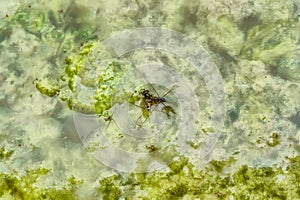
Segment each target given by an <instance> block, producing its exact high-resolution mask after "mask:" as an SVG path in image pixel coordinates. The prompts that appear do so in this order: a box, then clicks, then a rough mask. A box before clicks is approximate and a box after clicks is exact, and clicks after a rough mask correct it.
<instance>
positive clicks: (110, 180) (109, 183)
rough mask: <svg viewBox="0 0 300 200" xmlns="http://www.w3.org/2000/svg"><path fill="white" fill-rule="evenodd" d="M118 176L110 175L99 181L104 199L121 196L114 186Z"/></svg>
mask: <svg viewBox="0 0 300 200" xmlns="http://www.w3.org/2000/svg"><path fill="white" fill-rule="evenodd" d="M117 180H118V176H111V177H107V178H104V179H101V180H100V181H99V184H100V187H99V191H100V192H101V195H102V199H104V200H114V199H119V198H120V197H121V190H120V189H119V187H118V186H116V184H115V183H116V182H117Z"/></svg>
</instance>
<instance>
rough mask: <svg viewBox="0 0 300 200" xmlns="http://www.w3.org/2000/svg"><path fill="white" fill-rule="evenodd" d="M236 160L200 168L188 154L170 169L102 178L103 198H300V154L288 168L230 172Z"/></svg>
mask: <svg viewBox="0 0 300 200" xmlns="http://www.w3.org/2000/svg"><path fill="white" fill-rule="evenodd" d="M233 162H235V161H234V159H232V158H230V159H229V160H227V161H226V160H224V161H218V162H217V164H216V161H213V162H210V164H211V165H213V166H216V165H217V167H212V168H209V170H203V171H202V170H197V169H196V168H195V167H194V166H193V165H192V164H191V163H190V162H189V161H188V159H187V158H184V157H181V158H179V159H178V160H174V161H173V162H171V163H170V164H169V169H170V171H169V172H159V171H157V172H153V173H139V174H131V175H130V176H128V177H126V178H124V180H122V181H120V180H121V179H120V177H117V176H112V177H106V178H105V179H102V180H101V181H100V182H99V183H100V184H101V187H100V189H99V191H100V192H101V193H102V195H103V198H106V199H113V198H115V199H118V198H120V197H121V196H122V197H124V198H125V199H131V198H133V196H132V195H135V197H136V198H139V199H182V198H186V199H195V198H198V199H230V198H233V199H298V198H300V193H299V189H300V184H298V183H299V182H300V181H299V180H300V173H299V170H298V169H299V165H300V159H299V157H295V158H291V159H290V164H289V167H288V168H287V169H288V170H287V172H284V171H283V170H282V169H281V168H277V167H257V168H254V167H248V166H246V165H243V166H241V167H240V168H239V169H238V170H237V171H236V172H234V173H232V174H229V173H228V174H227V173H225V171H224V170H223V169H225V168H226V167H229V166H230V165H231V164H232V163H233Z"/></svg>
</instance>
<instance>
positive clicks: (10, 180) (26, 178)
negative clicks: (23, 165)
mask: <svg viewBox="0 0 300 200" xmlns="http://www.w3.org/2000/svg"><path fill="white" fill-rule="evenodd" d="M48 172H49V170H48V169H45V168H37V169H33V170H27V171H26V173H25V175H20V174H19V173H17V172H16V171H13V172H11V173H10V174H3V173H1V174H0V197H1V198H3V199H26V200H36V199H46V200H52V199H56V200H60V199H64V200H74V199H76V195H75V190H76V188H77V186H78V185H79V184H81V183H82V182H80V181H76V179H72V177H71V178H70V179H69V180H67V186H66V187H65V188H61V189H56V188H40V187H38V186H37V185H35V184H36V182H37V181H38V179H41V178H43V176H45V175H46V174H48Z"/></svg>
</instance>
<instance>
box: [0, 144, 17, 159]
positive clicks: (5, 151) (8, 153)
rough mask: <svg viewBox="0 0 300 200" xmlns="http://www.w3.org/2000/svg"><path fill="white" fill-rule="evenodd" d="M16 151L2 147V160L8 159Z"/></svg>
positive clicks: (0, 156) (0, 149) (0, 151)
mask: <svg viewBox="0 0 300 200" xmlns="http://www.w3.org/2000/svg"><path fill="white" fill-rule="evenodd" d="M13 153H14V151H12V150H10V151H7V150H6V149H5V148H4V147H1V148H0V160H4V159H8V158H10V156H11V155H12V154H13Z"/></svg>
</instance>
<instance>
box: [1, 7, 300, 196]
mask: <svg viewBox="0 0 300 200" xmlns="http://www.w3.org/2000/svg"><path fill="white" fill-rule="evenodd" d="M187 9H188V8H185V10H187ZM186 12H187V13H189V12H188V11H185V12H184V13H186ZM199 12H201V11H199ZM205 12H207V11H205ZM18 13H19V14H18V15H17V16H16V18H13V19H14V23H16V24H18V25H20V26H21V27H22V28H24V29H25V30H26V31H27V32H28V33H30V34H34V35H36V36H38V37H41V36H42V34H41V33H40V32H41V31H42V30H44V29H47V28H49V27H47V26H44V25H43V23H45V22H46V23H47V19H46V18H45V17H44V16H42V15H40V13H38V12H36V11H31V10H30V9H29V8H28V9H24V10H19V11H18ZM193 15H196V14H193ZM34 16H36V19H35V17H34ZM183 18H185V17H182V18H181V19H183ZM191 18H193V19H194V18H195V16H191ZM77 19H78V18H77ZM56 20H57V19H56ZM75 20H76V18H74V21H75ZM197 20H200V19H195V20H192V21H189V20H187V21H188V22H189V23H190V24H192V26H195V25H196V24H197ZM201 20H204V21H205V20H206V19H201ZM53 24H57V27H59V26H60V25H59V24H61V22H59V21H58V22H57V21H56V22H54V21H53ZM181 25H182V26H185V23H184V22H182V23H181ZM277 25H278V26H277ZM80 26H81V27H84V26H85V25H84V22H83V21H81V23H80ZM297 28H299V27H298V24H297V23H296V22H295V21H288V22H285V21H276V22H272V23H270V24H269V25H265V24H263V22H259V23H256V24H253V25H252V26H251V27H249V28H248V29H244V30H243V31H246V33H245V35H244V38H243V37H242V34H243V33H242V32H241V31H240V30H239V29H238V25H236V23H235V22H234V19H232V17H231V16H224V15H222V16H220V17H219V18H217V21H216V22H215V24H213V25H212V26H211V29H209V31H210V32H211V33H212V34H211V36H210V37H209V38H210V39H211V40H212V43H211V44H217V47H218V48H220V49H222V50H224V52H228V53H229V55H230V56H236V55H238V53H237V52H240V55H238V56H241V58H243V59H248V60H262V61H264V62H265V63H267V64H268V65H270V66H271V68H270V74H271V75H274V76H277V75H278V76H279V77H282V78H283V79H285V80H293V81H298V80H299V75H298V74H299V73H298V71H299V68H297V66H298V65H297V60H298V59H297V58H298V57H299V56H298V55H297V54H292V53H291V52H293V51H294V47H295V43H296V42H297V38H298V36H297V35H295V33H297ZM70 29H72V27H70ZM73 29H75V28H74V27H73ZM216 30H217V31H216ZM92 32H93V29H92V28H89V27H86V28H83V29H80V30H79V31H78V32H76V34H75V39H74V41H86V40H89V39H91V37H90V35H91V33H92ZM2 33H3V34H2ZM10 33H11V29H10V28H6V29H5V30H3V32H1V35H3V37H4V38H8V36H7V35H9V34H10ZM57 33H59V31H57ZM53 37H54V40H55V41H57V42H59V41H61V40H62V38H63V35H60V34H57V35H56V36H53ZM55 38H56V39H55ZM235 39H238V40H236V41H235ZM48 40H49V38H48V39H47V41H48ZM96 46H98V44H96V43H94V41H90V42H88V43H82V47H80V48H78V49H77V50H76V53H74V54H72V55H69V56H67V57H66V59H65V63H64V65H61V66H60V67H64V69H65V70H62V72H60V71H58V72H57V73H58V74H59V75H58V76H57V75H56V76H57V77H59V76H61V77H62V78H61V79H60V80H59V79H57V80H55V79H53V78H43V77H42V78H41V79H39V80H38V81H37V82H36V87H37V89H38V90H39V91H40V93H42V94H44V95H47V96H49V97H56V96H57V97H58V98H59V99H60V100H62V101H66V102H67V104H68V106H69V108H70V109H71V110H75V111H78V112H82V113H98V114H99V115H106V113H105V111H106V110H108V109H109V108H111V106H112V96H113V95H114V94H115V92H116V88H117V86H116V85H115V82H117V79H116V78H118V76H119V75H120V74H119V73H122V72H121V70H120V66H123V65H122V64H120V63H119V62H114V61H112V60H110V62H107V63H105V64H103V70H102V72H101V75H100V76H99V77H89V76H86V72H87V71H88V70H89V69H88V66H87V65H86V62H87V60H88V61H89V59H91V60H93V59H94V58H93V57H92V58H89V59H86V58H87V57H89V55H91V54H92V51H93V49H94V48H95V47H96ZM96 48H97V47H96ZM240 48H241V50H240ZM101 53H105V52H101ZM240 64H241V65H243V64H244V63H240ZM277 64H278V65H279V66H277ZM291 66H293V68H292V67H291ZM235 73H239V72H235ZM262 75H265V74H264V73H263V74H262ZM78 77H79V78H80V81H79V82H80V84H81V85H83V86H85V87H90V88H93V89H94V91H95V92H94V93H93V94H95V95H94V96H93V97H92V98H91V99H90V100H89V101H87V102H86V101H83V100H81V99H80V98H77V97H76V95H74V94H76V92H78V89H77V87H78V83H77V82H76V78H78ZM244 77H245V79H247V81H248V82H247V84H248V83H249V82H251V84H252V83H255V81H254V80H253V77H248V76H246V75H245V76H244ZM237 83H238V84H240V82H237ZM242 83H243V82H242ZM296 89H297V87H296ZM267 90H268V91H271V90H272V88H267V89H266V90H264V91H263V92H268V91H267ZM247 95H249V94H247V93H243V100H244V101H246V104H244V103H245V102H243V103H241V104H242V105H244V107H247V106H249V105H253V107H250V108H251V109H248V110H249V111H250V113H248V114H246V115H245V109H238V108H236V110H238V112H236V111H234V112H232V113H230V114H229V115H230V117H231V119H232V122H239V121H240V122H245V123H249V124H253V126H251V127H250V129H251V128H252V129H253V132H255V130H257V129H259V128H261V124H259V123H256V121H255V119H256V118H259V116H258V115H253V114H255V113H257V111H258V110H261V109H262V108H263V112H265V113H263V117H261V118H259V119H262V121H267V120H269V119H272V115H271V114H270V112H269V110H270V106H272V105H273V104H271V105H270V103H269V101H268V102H267V103H265V104H260V103H258V104H256V103H255V102H257V101H260V102H262V101H263V100H264V98H256V97H253V96H255V95H257V96H260V95H261V93H259V92H256V93H255V94H253V93H252V97H249V100H247V97H246V96H247ZM268 95H269V96H271V93H268ZM132 98H133V100H131V101H132V103H134V102H136V101H137V100H138V99H137V98H136V99H134V97H132ZM275 100H277V101H280V99H279V98H275ZM275 100H274V101H275ZM120 101H122V97H121V100H120ZM241 102H242V100H241ZM246 110H247V109H246ZM237 113H240V114H237ZM265 114H266V115H265ZM247 120H249V121H247ZM264 123H265V122H264ZM230 125H231V124H230ZM202 131H203V132H204V133H207V134H209V133H210V132H212V131H211V130H210V129H209V128H204V129H202ZM238 137H239V138H240V136H237V138H238ZM257 137H258V136H257ZM266 137H268V136H266ZM246 139H247V138H246ZM246 139H245V141H246ZM262 140H263V141H265V140H266V139H265V137H262ZM282 140H283V136H281V135H280V134H278V133H275V132H271V135H270V136H269V138H268V139H267V141H266V144H267V145H268V146H269V147H270V148H276V147H278V146H280V145H285V143H284V142H281V141H282ZM191 145H192V146H194V148H195V149H197V148H198V146H197V145H195V144H191ZM243 148H247V146H243ZM0 155H1V156H0V158H1V159H3V160H8V159H10V158H11V156H12V155H13V151H6V150H5V149H4V147H3V148H1V154H0ZM289 161H290V163H289V165H288V167H287V169H286V171H284V170H282V169H281V168H277V167H276V166H274V167H250V166H242V167H240V168H239V169H237V171H236V172H234V173H232V174H224V173H225V172H224V170H226V168H227V167H228V166H230V164H231V163H233V161H229V160H228V161H218V160H214V161H211V162H210V163H209V165H208V166H209V168H210V169H207V171H198V170H195V169H193V167H192V164H190V163H189V162H188V158H180V159H179V160H175V161H173V162H172V163H170V165H169V168H170V170H171V171H170V172H169V173H167V172H166V173H163V172H155V173H149V174H139V175H136V174H132V175H130V176H129V177H128V178H127V179H125V178H124V179H122V178H121V177H116V176H114V177H106V178H104V179H101V180H99V185H100V186H99V189H98V192H99V194H97V195H98V197H99V196H101V197H103V198H105V199H118V198H120V197H121V196H125V197H126V198H127V199H131V198H132V196H134V195H135V194H138V198H140V199H158V197H159V199H180V198H183V197H184V198H186V199H195V198H200V199H230V198H236V199H298V198H299V191H300V190H299V187H300V186H299V184H298V183H299V182H300V175H299V172H298V171H299V167H300V165H299V163H300V162H299V157H295V158H290V159H289ZM145 167H146V166H145ZM45 173H46V172H45V171H44V172H42V171H41V172H39V171H38V170H37V171H34V172H32V173H28V174H27V175H25V176H24V177H23V176H22V175H19V174H17V172H12V173H11V174H9V175H6V174H1V181H0V182H1V183H3V185H1V187H0V188H1V191H2V193H0V194H1V195H2V196H3V198H5V197H12V198H14V199H18V198H19V199H39V198H41V199H76V198H77V197H76V194H75V193H76V190H77V186H78V185H79V184H82V183H84V182H81V181H79V182H78V181H77V180H76V178H75V177H73V178H70V180H68V181H69V186H70V187H66V188H61V189H55V187H53V188H44V189H39V188H36V187H35V186H33V185H34V183H35V181H36V177H37V176H39V177H43V175H45ZM20 177H23V178H20ZM137 177H138V178H137ZM25 179H28V180H29V181H27V182H26V180H25ZM119 180H122V182H121V183H120V182H119ZM294 183H296V184H294ZM24 185H25V186H24ZM140 189H141V190H142V191H144V192H145V193H147V195H144V194H143V193H140V194H139V191H140ZM129 190H130V191H129ZM110 191H111V193H110ZM100 193H101V194H100Z"/></svg>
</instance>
